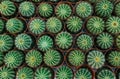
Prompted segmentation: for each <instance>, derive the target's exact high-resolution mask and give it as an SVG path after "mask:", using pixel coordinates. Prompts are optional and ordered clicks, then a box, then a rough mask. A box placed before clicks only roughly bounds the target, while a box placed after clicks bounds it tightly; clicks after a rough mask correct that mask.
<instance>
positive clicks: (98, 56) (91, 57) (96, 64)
mask: <svg viewBox="0 0 120 79" xmlns="http://www.w3.org/2000/svg"><path fill="white" fill-rule="evenodd" d="M87 62H88V65H90V66H91V67H92V68H95V69H98V68H101V67H102V66H103V65H104V63H105V56H104V54H103V53H102V52H101V51H98V50H91V51H89V53H88V55H87Z"/></svg>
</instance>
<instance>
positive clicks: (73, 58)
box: [67, 50, 85, 66]
mask: <svg viewBox="0 0 120 79" xmlns="http://www.w3.org/2000/svg"><path fill="white" fill-rule="evenodd" d="M67 58H68V62H69V63H70V64H71V65H73V66H81V65H82V64H83V63H84V62H85V54H84V53H83V52H82V51H80V50H72V51H70V52H69V54H68V57H67Z"/></svg>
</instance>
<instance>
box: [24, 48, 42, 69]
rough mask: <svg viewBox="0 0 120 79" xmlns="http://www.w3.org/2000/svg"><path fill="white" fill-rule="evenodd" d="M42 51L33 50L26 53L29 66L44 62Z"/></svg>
mask: <svg viewBox="0 0 120 79" xmlns="http://www.w3.org/2000/svg"><path fill="white" fill-rule="evenodd" d="M42 59H43V57H42V53H41V52H39V51H37V50H31V51H29V52H28V53H27V54H26V57H25V60H26V63H27V65H28V66H30V67H37V66H39V65H40V64H41V63H42Z"/></svg>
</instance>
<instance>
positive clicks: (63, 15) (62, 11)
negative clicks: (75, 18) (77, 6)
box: [55, 3, 72, 19]
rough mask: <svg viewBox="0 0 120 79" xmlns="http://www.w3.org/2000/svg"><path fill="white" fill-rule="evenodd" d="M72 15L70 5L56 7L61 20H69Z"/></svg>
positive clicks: (63, 4)
mask: <svg viewBox="0 0 120 79" xmlns="http://www.w3.org/2000/svg"><path fill="white" fill-rule="evenodd" d="M71 13H72V9H71V6H70V5H69V4H65V3H61V4H59V5H57V6H56V8H55V14H56V16H57V17H58V18H60V19H67V18H68V17H70V15H71Z"/></svg>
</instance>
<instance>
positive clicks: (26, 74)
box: [16, 67, 34, 79]
mask: <svg viewBox="0 0 120 79" xmlns="http://www.w3.org/2000/svg"><path fill="white" fill-rule="evenodd" d="M16 78H17V79H33V78H34V72H33V70H32V69H31V68H29V67H23V68H20V69H18V71H17V75H16Z"/></svg>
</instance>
